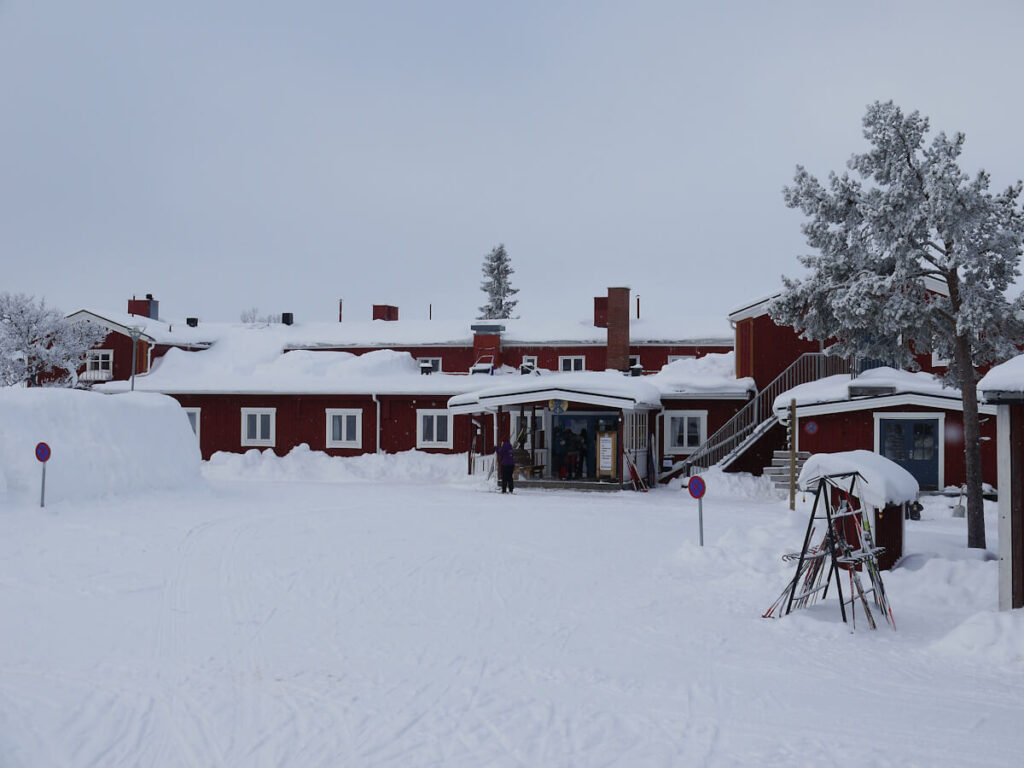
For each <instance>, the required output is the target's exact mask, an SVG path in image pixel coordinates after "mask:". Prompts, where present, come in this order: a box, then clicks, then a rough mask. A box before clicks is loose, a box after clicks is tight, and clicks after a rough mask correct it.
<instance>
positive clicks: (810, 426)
mask: <svg viewBox="0 0 1024 768" xmlns="http://www.w3.org/2000/svg"><path fill="white" fill-rule="evenodd" d="M804 432H806V433H807V434H808V435H814V434H817V432H818V422H816V421H808V422H807V423H806V424H804Z"/></svg>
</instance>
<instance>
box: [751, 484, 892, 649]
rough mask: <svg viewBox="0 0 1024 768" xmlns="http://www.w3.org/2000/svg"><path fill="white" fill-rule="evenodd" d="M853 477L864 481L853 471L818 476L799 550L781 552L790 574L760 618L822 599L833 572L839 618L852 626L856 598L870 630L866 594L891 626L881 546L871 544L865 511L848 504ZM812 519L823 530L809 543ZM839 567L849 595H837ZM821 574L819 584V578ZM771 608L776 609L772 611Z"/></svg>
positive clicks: (813, 527) (873, 625)
mask: <svg viewBox="0 0 1024 768" xmlns="http://www.w3.org/2000/svg"><path fill="white" fill-rule="evenodd" d="M858 480H860V481H861V482H865V483H866V482H867V481H866V480H865V479H864V477H863V475H861V474H860V473H859V472H844V473H840V474H834V475H825V476H824V477H821V478H820V479H819V480H818V487H817V490H816V491H815V496H814V505H813V506H812V508H811V514H810V518H809V519H808V521H807V532H806V533H805V534H804V542H803V546H802V547H801V549H800V551H799V552H794V553H790V554H786V555H783V556H782V559H783V560H784V561H786V562H790V561H793V560H796V561H797V565H796V573H795V574H794V575H793V578H792V580H791V581H790V582H789V584H788V585H787V586H786V588H785V589H784V590H782V594H781V595H779V597H778V598H777V599H776V600H775V602H774V603H772V605H771V607H769V608H768V610H767V611H765V612H764V614H762V616H763V617H764V618H773V617H776V615H777V616H778V617H782V616H788V615H789V614H790V613H792V612H793V611H794V610H796V609H799V608H807V607H809V606H811V605H813V604H814V603H815V602H817V600H818V599H819V598H820V599H822V600H823V599H825V598H826V597H827V596H828V589H829V586H830V585H831V583H832V577H833V576H835V577H836V579H835V583H836V592H837V593H838V595H839V610H840V613H841V614H842V617H843V621H844V622H846V623H851V624H852V626H853V627H854V628H856V605H857V602H858V601H859V602H860V603H861V605H862V607H863V609H864V616H865V618H866V620H867V623H868V626H869V627H870V628H871V629H875V628H876V627H877V624H876V623H875V617H874V615H873V614H872V612H871V606H870V605H869V604H868V595H871V598H872V602H873V603H874V605H875V607H876V608H877V609H878V611H879V612H880V613H881V615H882V618H884V619H885V620H886V621H887V622H888V623H889V625H890V626H891V627H892V628H893V629H896V622H895V620H894V619H893V615H892V608H891V607H890V606H889V600H888V597H887V596H886V594H885V586H884V584H883V583H882V574H881V571H880V570H879V568H878V556H879V555H880V554H881V553H882V552H884V551H885V548H884V547H876V546H875V545H874V540H873V538H872V535H871V526H870V523H869V522H868V517H869V514H867V512H868V510H865V509H855V508H854V507H853V506H852V501H853V499H854V498H855V496H854V489H855V487H856V483H857V481H858ZM846 481H849V487H846V485H845V483H846ZM833 490H837V491H839V494H840V496H841V500H840V501H839V503H838V505H833V502H832V491H833ZM816 521H817V522H820V523H824V529H825V532H824V534H823V536H822V538H821V539H820V541H817V543H812V542H813V541H814V533H815V531H816V530H817V525H816V524H815V523H816ZM854 531H855V534H854V533H853V532H854ZM851 539H852V540H851ZM826 562H827V563H828V570H827V576H825V564H826ZM841 570H845V571H847V572H848V573H849V575H850V591H849V599H847V598H846V597H844V595H843V586H842V583H841V580H840V578H839V573H840V571H841ZM861 571H864V572H866V573H867V574H868V577H869V579H870V582H871V586H870V588H868V589H864V587H863V585H862V583H861V580H860V573H861ZM823 576H824V584H823V583H822V577H823ZM847 606H849V607H850V616H849V618H848V617H847V612H846V607H847ZM780 609H781V610H780ZM776 611H779V613H778V614H776Z"/></svg>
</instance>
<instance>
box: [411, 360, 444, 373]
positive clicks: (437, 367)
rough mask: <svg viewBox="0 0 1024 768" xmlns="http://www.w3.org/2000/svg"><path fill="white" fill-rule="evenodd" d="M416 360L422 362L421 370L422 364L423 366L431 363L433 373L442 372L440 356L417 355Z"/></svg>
mask: <svg viewBox="0 0 1024 768" xmlns="http://www.w3.org/2000/svg"><path fill="white" fill-rule="evenodd" d="M416 362H417V363H419V364H420V366H421V368H420V370H422V366H423V364H424V363H430V370H431V371H432V372H433V373H440V372H441V358H440V357H417V358H416Z"/></svg>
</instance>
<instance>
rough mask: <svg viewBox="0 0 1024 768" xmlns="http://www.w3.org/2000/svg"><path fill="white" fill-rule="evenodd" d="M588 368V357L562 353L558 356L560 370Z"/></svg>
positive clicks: (582, 369) (583, 369)
mask: <svg viewBox="0 0 1024 768" xmlns="http://www.w3.org/2000/svg"><path fill="white" fill-rule="evenodd" d="M586 369H587V358H585V357H584V356H583V355H560V356H559V358H558V370H560V371H585V370H586Z"/></svg>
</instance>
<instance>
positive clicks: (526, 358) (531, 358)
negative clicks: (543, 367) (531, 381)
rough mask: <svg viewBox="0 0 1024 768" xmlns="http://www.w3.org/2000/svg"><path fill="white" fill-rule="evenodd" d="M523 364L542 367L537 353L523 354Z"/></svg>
mask: <svg viewBox="0 0 1024 768" xmlns="http://www.w3.org/2000/svg"><path fill="white" fill-rule="evenodd" d="M522 365H532V366H533V367H534V368H538V367H540V366H539V365H538V364H537V356H536V355H523V362H522Z"/></svg>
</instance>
